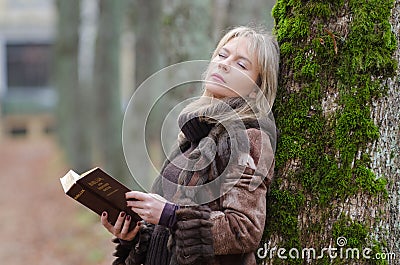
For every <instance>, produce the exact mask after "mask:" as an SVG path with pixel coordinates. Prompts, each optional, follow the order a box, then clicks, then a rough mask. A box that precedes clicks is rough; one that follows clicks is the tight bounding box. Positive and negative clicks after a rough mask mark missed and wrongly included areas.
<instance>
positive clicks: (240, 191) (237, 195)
mask: <svg viewBox="0 0 400 265" xmlns="http://www.w3.org/2000/svg"><path fill="white" fill-rule="evenodd" d="M247 135H248V137H249V143H250V154H249V156H248V157H246V156H245V157H241V156H239V161H238V163H232V165H229V166H228V167H227V169H226V172H227V173H226V177H225V180H226V182H224V183H235V184H234V185H230V186H229V185H228V188H227V186H226V185H224V184H222V187H221V188H222V192H223V194H224V195H223V196H222V197H221V199H220V203H221V205H220V208H221V209H220V211H213V212H211V218H210V220H212V222H213V227H212V232H213V239H214V250H215V254H216V255H227V254H242V253H249V252H253V251H255V250H256V249H257V248H258V245H259V242H260V240H261V237H262V234H263V230H264V224H265V210H266V192H267V186H268V185H269V183H270V182H271V179H272V175H273V167H274V153H273V150H272V147H271V143H270V141H269V138H268V136H267V135H266V134H265V133H263V132H262V131H260V130H257V129H248V130H247Z"/></svg>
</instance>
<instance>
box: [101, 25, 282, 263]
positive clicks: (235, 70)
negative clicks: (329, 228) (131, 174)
mask: <svg viewBox="0 0 400 265" xmlns="http://www.w3.org/2000/svg"><path fill="white" fill-rule="evenodd" d="M278 68H279V48H278V44H277V42H276V40H275V39H274V38H273V37H272V36H270V35H268V34H266V33H265V32H264V31H262V30H258V29H253V28H249V27H236V28H234V29H232V30H230V31H229V32H228V33H227V34H225V36H223V37H222V39H221V40H220V42H219V43H218V45H217V47H216V49H215V51H214V54H213V55H212V58H211V62H210V64H209V67H208V69H207V71H206V73H205V82H204V93H203V95H202V96H201V97H200V99H198V100H196V101H195V102H193V103H191V104H189V105H188V106H187V107H186V108H185V109H184V110H183V111H182V112H181V114H180V116H179V119H178V124H179V126H180V128H181V132H180V134H179V136H178V141H177V143H178V144H177V145H178V147H179V148H177V149H176V150H175V151H173V152H172V154H171V155H170V157H169V158H168V159H167V160H166V161H165V163H164V166H163V168H162V170H161V174H160V176H159V177H158V178H157V179H156V181H155V183H154V185H153V191H152V192H153V193H142V192H137V191H131V192H128V193H127V194H126V198H127V200H128V201H127V205H128V206H129V207H131V208H132V210H133V211H135V212H136V213H138V214H139V215H140V217H142V219H143V220H144V222H138V224H137V226H136V227H135V228H134V229H132V230H131V231H129V224H130V221H131V219H130V216H126V215H125V213H123V212H122V213H121V214H120V217H119V218H118V221H117V222H116V224H115V225H114V226H112V225H111V224H110V223H108V221H107V213H103V215H102V217H101V222H102V224H103V225H104V226H105V228H106V229H107V230H108V231H109V232H110V233H112V234H113V235H114V236H115V237H116V239H115V240H114V241H115V243H117V247H116V252H115V253H114V255H115V256H116V257H117V259H116V260H115V261H114V263H113V264H114V265H116V264H145V265H163V264H165V265H167V264H168V265H171V264H196V265H198V264H230V265H232V264H256V258H255V255H254V252H255V251H256V250H257V248H258V246H259V243H260V240H261V237H262V234H263V230H264V224H265V215H266V213H265V210H266V192H267V188H268V185H269V184H270V182H271V179H272V175H273V166H274V148H275V140H276V139H275V134H276V129H275V123H274V120H273V118H272V114H271V111H270V110H271V106H272V105H273V102H274V99H275V95H276V90H277V76H278ZM129 199H136V200H129Z"/></svg>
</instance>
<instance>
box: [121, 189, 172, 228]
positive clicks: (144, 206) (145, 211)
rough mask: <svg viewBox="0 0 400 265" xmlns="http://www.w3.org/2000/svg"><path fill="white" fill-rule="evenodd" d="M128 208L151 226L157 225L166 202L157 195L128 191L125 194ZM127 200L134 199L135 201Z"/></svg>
mask: <svg viewBox="0 0 400 265" xmlns="http://www.w3.org/2000/svg"><path fill="white" fill-rule="evenodd" d="M125 197H126V199H127V200H128V207H131V209H132V211H134V212H136V213H137V214H138V215H139V216H140V217H141V218H142V219H143V220H145V221H146V222H148V223H151V224H158V222H159V221H160V217H161V213H162V211H163V209H164V206H165V203H166V200H165V199H164V198H163V197H161V196H160V195H158V194H154V193H143V192H140V191H130V192H127V193H126V194H125ZM129 199H136V200H135V201H133V200H129Z"/></svg>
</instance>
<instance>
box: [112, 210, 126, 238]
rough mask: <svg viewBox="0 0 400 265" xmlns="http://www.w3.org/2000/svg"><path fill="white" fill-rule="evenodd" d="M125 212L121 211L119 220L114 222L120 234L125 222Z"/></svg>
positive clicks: (116, 230)
mask: <svg viewBox="0 0 400 265" xmlns="http://www.w3.org/2000/svg"><path fill="white" fill-rule="evenodd" d="M125 215H126V214H125V212H121V213H120V214H119V216H118V219H117V221H116V222H115V224H114V231H115V232H116V233H117V234H119V233H120V232H121V228H122V224H123V223H124V220H125Z"/></svg>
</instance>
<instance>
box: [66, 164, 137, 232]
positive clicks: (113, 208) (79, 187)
mask: <svg viewBox="0 0 400 265" xmlns="http://www.w3.org/2000/svg"><path fill="white" fill-rule="evenodd" d="M60 181H61V185H62V187H63V189H64V192H65V194H67V195H68V196H69V197H71V198H72V199H74V200H75V201H78V202H79V203H81V204H82V205H84V206H86V207H87V208H89V209H90V210H92V211H93V212H95V213H97V214H98V215H101V214H102V213H103V212H104V211H106V212H107V213H108V221H109V222H110V223H111V224H112V225H114V224H115V222H116V221H117V218H118V216H119V214H120V213H121V212H122V211H124V212H125V213H126V214H127V215H130V216H131V223H130V229H132V228H133V227H135V226H136V223H137V221H140V220H141V218H140V216H139V215H138V214H137V213H135V212H134V211H132V210H131V209H130V208H129V207H127V205H126V198H125V193H127V192H128V191H130V189H129V188H127V187H126V186H125V185H123V184H122V183H121V182H119V181H118V180H116V179H115V178H113V177H112V176H110V175H109V174H108V173H106V172H105V171H103V170H102V169H101V168H99V167H96V168H93V169H91V170H89V171H87V172H85V173H83V174H80V175H79V174H78V173H76V172H75V171H73V170H70V171H68V173H67V174H66V175H65V176H64V177H62V178H60Z"/></svg>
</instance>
